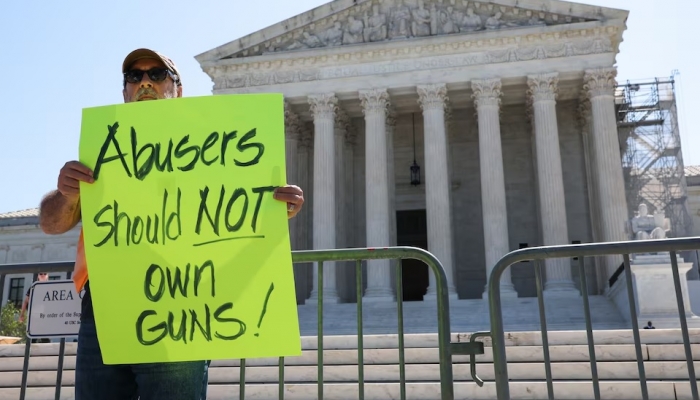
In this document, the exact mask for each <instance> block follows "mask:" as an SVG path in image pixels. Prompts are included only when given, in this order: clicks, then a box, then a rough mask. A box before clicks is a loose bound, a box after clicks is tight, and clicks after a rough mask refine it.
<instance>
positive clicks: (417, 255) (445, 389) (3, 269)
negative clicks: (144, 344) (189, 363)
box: [0, 247, 483, 400]
mask: <svg viewBox="0 0 700 400" xmlns="http://www.w3.org/2000/svg"><path fill="white" fill-rule="evenodd" d="M382 259H384V260H386V259H389V260H398V262H396V263H395V266H394V268H395V271H396V273H395V279H396V300H397V317H398V325H397V336H398V352H399V385H400V386H399V390H400V398H401V399H402V400H405V399H406V371H405V356H404V352H405V346H404V316H403V285H402V263H401V260H403V259H414V260H419V261H422V262H424V263H425V264H426V265H427V266H428V267H429V269H430V271H431V272H432V273H433V274H434V275H435V285H436V287H435V289H436V296H437V299H436V300H437V304H436V305H437V307H436V308H437V310H436V312H437V335H438V353H439V363H440V366H439V367H440V391H441V393H440V395H441V399H443V400H453V399H454V386H453V375H452V354H453V352H454V353H455V354H474V353H475V352H476V353H477V354H482V353H483V346H482V344H481V343H471V344H469V343H454V344H452V343H450V337H451V336H450V333H451V332H450V312H449V310H450V306H449V297H448V293H447V276H446V275H445V270H444V268H443V267H442V264H441V263H440V261H439V260H438V259H437V258H436V257H435V256H434V255H433V254H431V253H429V252H427V251H425V250H422V249H419V248H414V247H389V248H356V249H333V250H304V251H294V252H292V261H293V263H294V264H303V263H306V264H308V263H316V265H317V267H318V273H317V287H316V290H317V293H318V328H317V343H318V344H317V355H318V361H317V364H318V382H317V385H318V388H317V391H318V398H319V399H322V398H323V392H324V368H323V367H324V356H323V353H324V352H323V338H324V331H323V308H324V299H323V292H324V290H323V275H324V269H325V268H324V263H329V262H350V261H354V262H355V275H356V282H355V289H356V292H357V299H358V301H357V351H358V357H357V359H358V362H357V368H358V371H357V372H358V389H359V391H358V398H359V399H360V400H362V399H364V397H365V388H364V385H365V380H364V358H363V357H364V356H363V353H364V345H363V336H364V334H363V304H362V303H363V302H362V297H363V288H364V284H363V271H362V269H363V265H362V262H363V261H368V260H382ZM335 267H336V268H337V267H338V265H337V264H336V265H335ZM72 269H73V263H72V262H71V263H38V264H37V263H34V264H13V265H0V298H2V297H1V296H2V295H3V293H2V288H3V283H4V279H5V276H6V275H7V274H16V273H33V274H34V276H35V280H36V274H37V273H38V272H66V271H71V270H72ZM474 349H476V350H474ZM64 355H65V339H61V344H60V350H59V358H58V366H57V370H58V374H57V379H56V391H55V396H56V399H59V398H60V396H61V377H62V369H63V359H64ZM29 357H30V340H27V344H26V346H25V354H24V364H23V369H22V383H21V385H22V386H21V389H20V400H24V397H25V393H26V389H27V374H28V367H29ZM278 366H279V372H278V386H279V395H278V396H279V399H280V400H282V399H284V395H285V380H284V372H285V359H284V357H280V358H279V364H278ZM239 373H240V376H239V393H238V398H239V399H241V400H243V399H245V389H246V383H245V382H246V360H245V359H241V360H240V367H239Z"/></svg>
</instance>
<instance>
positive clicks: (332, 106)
mask: <svg viewBox="0 0 700 400" xmlns="http://www.w3.org/2000/svg"><path fill="white" fill-rule="evenodd" d="M308 100H309V105H310V106H311V107H310V108H311V114H313V116H314V119H317V118H334V117H335V112H336V111H337V110H338V98H337V97H335V94H334V93H321V94H312V95H309V98H308Z"/></svg>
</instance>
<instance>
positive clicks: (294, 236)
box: [284, 101, 306, 302]
mask: <svg viewBox="0 0 700 400" xmlns="http://www.w3.org/2000/svg"><path fill="white" fill-rule="evenodd" d="M284 136H285V158H286V161H287V162H286V170H287V184H290V185H297V186H298V185H299V168H298V167H299V141H300V137H301V135H300V127H299V117H298V116H297V115H296V114H295V113H294V112H293V111H292V109H291V107H290V106H289V103H287V102H286V101H285V103H284ZM288 223H289V239H290V245H291V248H292V250H299V249H300V245H301V232H300V229H299V228H300V226H301V221H300V220H299V219H298V215H297V217H295V218H292V219H291V220H289V222H288ZM305 272H306V268H304V266H303V265H300V264H295V265H294V281H295V282H296V284H295V287H296V292H297V301H298V302H299V301H302V300H304V299H306V292H305V291H306V286H305V285H302V284H299V283H300V282H305V281H306V273H305Z"/></svg>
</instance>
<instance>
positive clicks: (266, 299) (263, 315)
mask: <svg viewBox="0 0 700 400" xmlns="http://www.w3.org/2000/svg"><path fill="white" fill-rule="evenodd" d="M273 290H275V284H274V283H270V289H268V291H267V296H265V304H264V305H263V309H262V312H261V313H260V319H259V320H258V330H259V329H260V325H262V321H263V318H265V313H266V312H267V302H268V301H270V295H271V294H272V291H273ZM255 336H260V333H256V334H255Z"/></svg>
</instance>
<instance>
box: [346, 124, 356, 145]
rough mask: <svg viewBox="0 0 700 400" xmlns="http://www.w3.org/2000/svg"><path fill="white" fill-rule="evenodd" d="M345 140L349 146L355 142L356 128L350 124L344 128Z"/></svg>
mask: <svg viewBox="0 0 700 400" xmlns="http://www.w3.org/2000/svg"><path fill="white" fill-rule="evenodd" d="M345 142H346V143H348V144H349V145H351V146H354V145H355V144H357V129H355V127H354V126H352V125H350V126H349V127H348V129H346V130H345Z"/></svg>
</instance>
